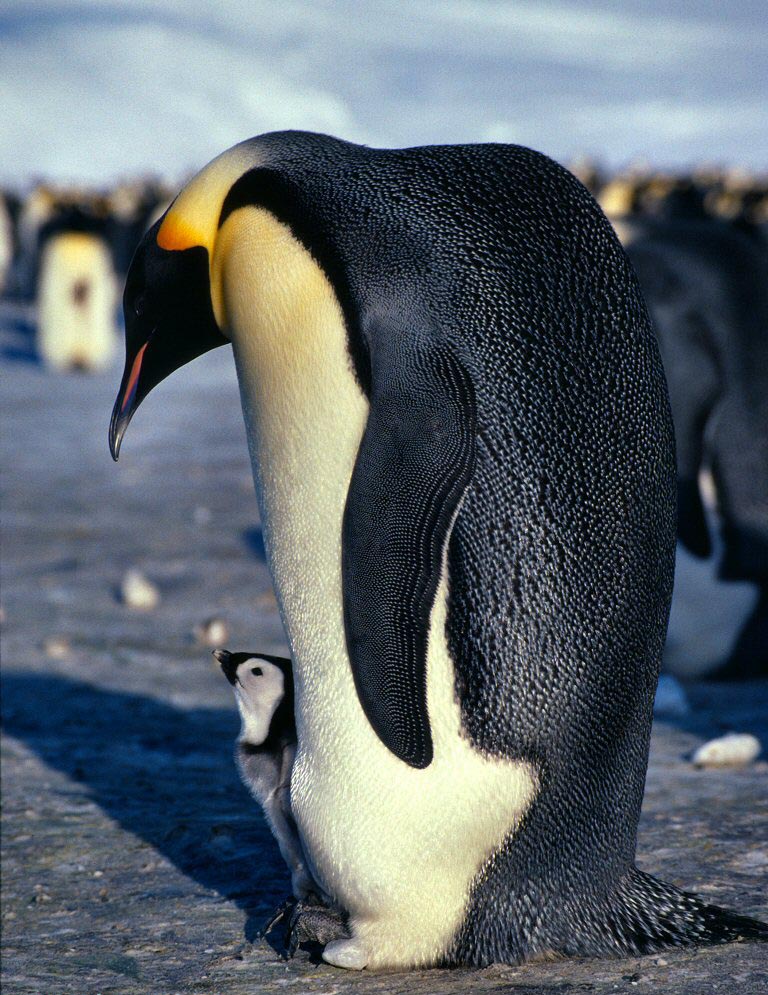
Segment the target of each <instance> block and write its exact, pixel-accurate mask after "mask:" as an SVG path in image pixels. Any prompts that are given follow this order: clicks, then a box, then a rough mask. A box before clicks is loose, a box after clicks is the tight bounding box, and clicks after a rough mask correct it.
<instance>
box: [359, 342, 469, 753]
mask: <svg viewBox="0 0 768 995" xmlns="http://www.w3.org/2000/svg"><path fill="white" fill-rule="evenodd" d="M371 373H372V377H371V406H370V411H369V415H368V422H367V425H366V429H365V433H364V435H363V440H362V442H361V444H360V450H359V452H358V456H357V462H356V463H355V468H354V471H353V474H352V480H351V483H350V488H349V493H348V497H347V505H346V509H345V513H344V524H343V531H342V577H343V594H344V625H345V631H346V640H347V650H348V653H349V658H350V661H351V663H352V671H353V674H354V679H355V686H356V688H357V694H358V697H359V699H360V703H361V705H362V707H363V710H364V711H365V714H366V716H367V718H368V720H369V722H370V723H371V726H372V727H373V729H374V731H375V732H376V734H377V735H378V737H379V738H380V739H381V741H382V742H383V743H384V745H385V746H387V748H388V749H390V750H391V751H392V752H393V753H394V754H395V755H396V756H397V757H399V758H400V759H401V760H404V761H405V762H406V763H407V764H409V765H410V766H412V767H418V768H424V767H427V766H429V764H430V763H431V761H432V736H431V732H430V725H429V716H428V714H427V688H426V684H427V675H426V658H427V642H428V638H429V621H430V614H431V611H432V606H433V602H434V599H435V592H436V591H437V587H438V584H439V582H440V575H441V570H442V562H443V551H444V548H445V543H446V540H447V538H448V535H449V533H450V529H451V526H452V522H453V518H454V515H455V513H456V509H457V508H458V505H459V502H460V500H461V497H462V495H463V493H464V490H465V488H466V486H467V484H468V482H469V479H470V476H471V473H472V467H473V464H474V452H475V441H474V440H475V398H474V390H473V386H472V381H471V380H470V377H469V374H468V372H467V371H466V369H465V368H464V366H463V365H462V363H461V362H460V361H459V359H458V358H457V357H456V355H455V353H454V352H453V351H452V350H451V349H450V347H448V346H447V345H445V344H442V343H441V344H439V345H435V344H433V343H427V342H424V340H420V341H419V342H418V343H413V342H412V341H411V343H409V344H408V345H407V346H405V345H404V344H403V338H402V337H398V336H396V335H386V336H385V335H381V336H379V337H378V343H377V344H376V345H375V346H374V347H372V349H371Z"/></svg>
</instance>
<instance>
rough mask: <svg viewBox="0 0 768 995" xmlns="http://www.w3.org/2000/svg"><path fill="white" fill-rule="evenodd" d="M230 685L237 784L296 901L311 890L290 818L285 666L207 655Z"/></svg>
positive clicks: (292, 744) (289, 704) (253, 656)
mask: <svg viewBox="0 0 768 995" xmlns="http://www.w3.org/2000/svg"><path fill="white" fill-rule="evenodd" d="M213 655H214V656H215V657H216V659H217V660H218V662H219V663H220V664H221V669H222V672H223V673H224V676H225V677H226V678H227V680H228V681H229V683H230V684H231V685H232V690H233V691H234V694H235V700H236V702H237V708H238V711H239V712H240V720H241V728H240V735H239V736H238V738H237V746H236V748H235V762H236V763H237V768H238V770H239V772H240V777H241V778H242V780H243V783H244V784H245V786H246V787H247V788H248V790H249V791H250V792H251V794H252V795H253V797H254V798H255V799H256V801H257V802H258V803H259V805H261V807H262V809H263V811H264V815H265V816H266V819H267V822H268V823H269V828H270V829H271V830H272V835H273V836H274V837H275V839H276V840H277V844H278V846H279V848H280V853H281V854H282V857H283V860H284V861H285V862H286V864H287V865H288V868H289V870H290V872H291V887H292V888H293V894H294V895H295V897H296V898H298V899H303V898H306V897H307V896H308V895H309V894H310V893H312V892H313V891H315V890H319V889H317V886H316V885H315V882H314V881H313V880H312V878H311V876H310V874H309V873H308V871H307V867H306V861H305V858H304V854H303V852H302V849H301V840H300V839H299V835H298V833H297V831H296V824H295V822H294V819H293V813H292V812H291V799H290V789H291V771H292V769H293V759H294V757H295V755H296V720H295V718H294V713H293V697H294V696H293V677H292V672H291V661H290V660H286V659H285V658H284V657H278V656H268V655H265V654H263V653H230V652H229V651H228V650H225V649H217V650H214V651H213Z"/></svg>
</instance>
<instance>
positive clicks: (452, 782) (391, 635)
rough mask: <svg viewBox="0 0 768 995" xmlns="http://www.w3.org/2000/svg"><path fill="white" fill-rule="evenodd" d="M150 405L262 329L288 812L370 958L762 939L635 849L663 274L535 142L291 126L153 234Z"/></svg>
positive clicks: (659, 494) (261, 485) (138, 328)
mask: <svg viewBox="0 0 768 995" xmlns="http://www.w3.org/2000/svg"><path fill="white" fill-rule="evenodd" d="M124 308H125V315H126V365H125V372H124V375H123V380H122V383H121V386H120V389H119V393H118V397H117V400H116V403H115V407H114V411H113V415H112V422H111V425H110V446H111V451H112V454H113V456H114V457H115V458H117V455H118V452H119V448H120V443H121V440H122V438H123V435H124V433H125V430H126V427H127V425H128V423H129V421H130V419H131V417H132V416H133V414H134V413H135V411H136V409H137V407H138V405H139V404H140V403H141V401H142V400H143V398H145V397H146V396H147V394H148V393H149V391H150V390H151V389H152V388H153V387H154V386H155V385H156V384H158V383H159V382H160V381H161V380H162V379H163V378H164V377H166V376H167V375H168V374H169V373H171V372H172V371H173V370H175V369H177V368H178V367H180V366H181V365H183V364H184V363H186V362H188V361H189V360H191V359H193V358H194V357H195V356H198V355H201V354H202V353H203V352H205V351H207V350H208V349H212V348H214V347H216V346H218V345H222V344H224V343H226V342H230V341H231V343H232V345H233V348H234V352H235V361H236V364H237V371H238V377H239V381H240V390H241V397H242V402H243V410H244V415H245V421H246V427H247V432H248V442H249V446H250V451H251V458H252V464H253V470H254V477H255V482H256V490H257V495H258V499H259V504H260V509H261V517H262V524H263V530H264V537H265V546H266V550H267V557H268V564H269V568H270V571H271V573H272V577H273V580H274V584H275V589H276V593H277V598H278V603H279V606H280V610H281V614H282V619H283V622H284V624H285V628H286V633H287V636H288V639H289V642H290V645H291V655H292V659H293V663H294V680H295V694H296V722H297V734H298V743H297V750H296V758H295V762H294V766H293V773H292V779H291V809H292V812H293V814H294V817H295V820H296V824H297V828H298V831H299V835H300V838H301V841H302V846H303V848H304V851H305V853H306V855H307V858H308V859H309V860H310V861H311V865H312V869H313V876H314V877H315V878H316V880H317V881H318V882H319V884H320V885H321V886H322V888H323V890H324V891H325V893H326V894H327V895H328V896H329V897H330V898H331V899H332V900H333V901H334V902H336V903H338V905H339V906H341V907H342V908H344V909H346V910H347V911H348V912H349V927H350V932H351V936H350V937H349V938H346V939H341V940H335V941H333V942H330V943H329V944H327V946H326V947H325V948H324V951H323V957H324V959H325V960H326V961H328V962H330V963H332V964H335V965H338V966H341V967H348V968H362V967H366V966H367V967H369V968H380V967H399V968H404V967H412V966H416V965H428V964H438V963H451V964H474V965H487V964H491V963H493V962H505V963H517V962H520V961H523V960H526V959H529V958H531V957H534V956H551V955H557V954H573V955H583V956H587V955H600V954H609V953H613V954H638V953H645V952H649V951H653V950H658V949H660V948H662V947H664V946H667V945H676V944H678V945H680V944H690V943H712V942H719V941H723V940H726V939H733V938H736V937H737V936H754V937H758V936H765V935H768V929H767V928H766V927H764V926H763V925H761V924H759V923H757V922H754V921H752V920H748V919H745V918H741V917H738V916H734V915H732V914H731V913H728V912H724V911H722V910H720V909H716V908H714V907H712V906H708V905H706V904H705V903H703V902H701V901H699V900H698V899H697V898H694V897H692V896H689V895H686V894H684V893H682V892H680V891H678V890H677V889H676V888H673V887H672V886H670V885H666V884H663V883H661V882H659V881H656V880H655V879H654V878H652V877H650V876H649V875H648V874H645V873H643V872H641V871H639V870H638V869H637V868H636V867H635V864H634V855H635V841H636V832H637V823H638V818H639V814H640V805H641V801H642V795H643V787H644V781H645V770H646V764H647V760H648V744H649V737H650V728H651V715H652V707H653V697H654V690H655V687H656V681H657V676H658V668H659V661H660V657H661V650H662V645H663V641H664V633H665V629H666V624H667V615H668V611H669V602H670V595H671V588H672V569H673V555H674V505H675V475H674V454H673V442H672V422H671V417H670V413H669V407H668V401H667V393H666V386H665V382H664V376H663V372H662V367H661V362H660V359H659V354H658V349H657V345H656V342H655V339H654V336H653V333H652V330H651V328H650V324H649V322H648V318H647V313H646V310H645V306H644V304H643V301H642V297H641V295H640V291H639V288H638V286H637V283H636V280H635V277H634V275H633V273H632V270H631V268H630V266H629V264H628V262H627V259H626V257H625V255H624V253H623V251H622V250H621V247H620V245H619V243H618V241H617V239H616V237H615V234H614V232H613V230H612V228H611V226H610V224H609V223H608V221H607V220H606V218H605V216H604V215H603V214H602V212H601V211H600V210H599V208H598V206H597V205H596V203H595V201H594V200H593V199H592V197H591V196H590V195H589V194H588V192H587V191H586V190H585V188H584V187H583V186H582V185H581V184H580V183H579V182H578V181H577V180H576V179H575V178H574V177H573V176H571V175H570V174H569V173H568V172H567V171H566V170H564V169H563V168H562V167H560V166H558V165H557V164H555V163H554V162H552V161H551V160H549V159H547V158H546V157H545V156H542V155H539V154H537V153H535V152H532V151H530V150H529V149H524V148H520V147H516V146H505V145H476V146H440V147H425V148H414V149H405V150H380V149H369V148H364V147H361V146H357V145H353V144H350V143H348V142H343V141H340V140H338V139H334V138H330V137H327V136H323V135H314V134H306V133H301V132H285V133H277V134H270V135H264V136H261V137H259V138H256V139H253V140H251V141H247V142H244V143H242V144H241V145H238V146H236V147H235V148H233V149H230V150H229V151H228V152H225V153H224V154H223V155H221V156H219V158H218V159H216V160H214V161H213V162H212V163H211V164H209V165H208V166H207V167H206V168H205V169H203V171H202V172H201V173H199V174H198V175H197V176H196V177H195V178H194V179H193V180H192V181H191V182H190V183H189V184H188V185H187V186H186V187H185V188H184V189H183V190H182V192H181V193H180V194H179V196H178V197H177V198H176V200H175V201H174V202H173V204H172V205H171V207H170V209H169V210H168V212H167V213H166V214H165V216H164V218H163V219H162V221H161V222H160V223H159V224H158V225H157V226H156V227H154V228H153V229H151V230H150V232H149V233H148V234H147V236H146V237H145V239H144V240H143V242H142V245H141V246H140V248H139V250H138V251H137V254H136V256H135V257H134V260H133V263H132V266H131V269H130V272H129V274H128V280H127V284H126V291H125V297H124Z"/></svg>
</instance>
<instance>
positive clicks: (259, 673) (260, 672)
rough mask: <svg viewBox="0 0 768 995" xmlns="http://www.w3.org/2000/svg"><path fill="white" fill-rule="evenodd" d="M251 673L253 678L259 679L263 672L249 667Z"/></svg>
mask: <svg viewBox="0 0 768 995" xmlns="http://www.w3.org/2000/svg"><path fill="white" fill-rule="evenodd" d="M251 673H252V674H253V676H254V677H261V675H262V674H263V673H264V671H263V670H262V669H261V667H251Z"/></svg>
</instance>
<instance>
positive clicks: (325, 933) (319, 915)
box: [284, 901, 350, 960]
mask: <svg viewBox="0 0 768 995" xmlns="http://www.w3.org/2000/svg"><path fill="white" fill-rule="evenodd" d="M349 937H350V932H349V927H348V925H347V917H346V915H345V914H344V913H343V912H341V911H340V910H339V909H337V908H334V907H333V906H328V905H323V904H322V903H320V902H318V903H317V904H314V903H310V902H306V901H301V902H296V903H295V905H294V906H293V911H292V912H291V917H290V920H289V922H288V928H287V929H286V931H285V941H284V942H285V958H286V960H290V959H291V958H292V957H294V956H295V954H296V951H297V950H298V949H299V947H300V946H301V945H302V944H303V943H310V944H317V945H318V946H320V947H324V946H325V945H326V944H328V943H331V942H332V941H333V940H340V939H349Z"/></svg>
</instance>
